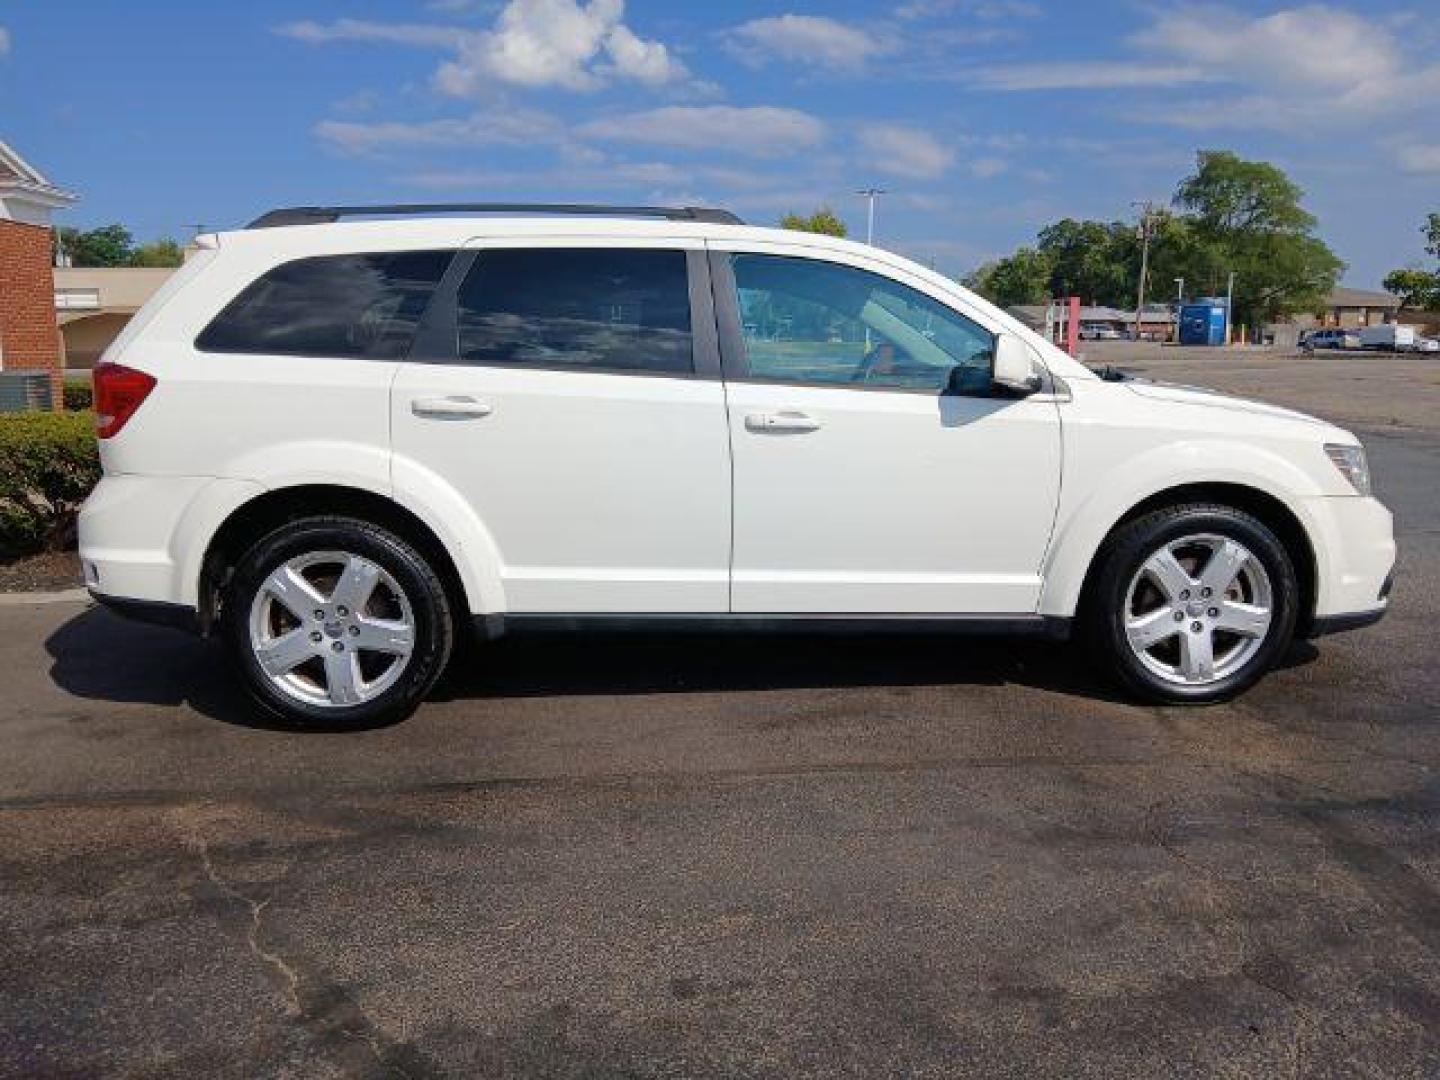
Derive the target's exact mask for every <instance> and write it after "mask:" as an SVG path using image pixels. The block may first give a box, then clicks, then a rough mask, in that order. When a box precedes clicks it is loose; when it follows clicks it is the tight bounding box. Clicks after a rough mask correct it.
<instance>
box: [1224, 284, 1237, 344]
mask: <svg viewBox="0 0 1440 1080" xmlns="http://www.w3.org/2000/svg"><path fill="white" fill-rule="evenodd" d="M1234 310H1235V271H1234V270H1231V271H1230V280H1229V281H1227V282H1226V283H1225V344H1226V345H1229V344H1230V334H1231V332H1232V331H1233V330H1234V329H1235V320H1234V318H1232V317H1231V313H1232V312H1233V311H1234Z"/></svg>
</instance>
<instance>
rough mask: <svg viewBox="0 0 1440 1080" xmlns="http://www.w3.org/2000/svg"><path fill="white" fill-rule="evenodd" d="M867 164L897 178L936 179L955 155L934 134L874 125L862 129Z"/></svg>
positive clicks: (948, 165) (912, 129)
mask: <svg viewBox="0 0 1440 1080" xmlns="http://www.w3.org/2000/svg"><path fill="white" fill-rule="evenodd" d="M860 146H861V148H862V149H863V150H864V151H865V153H866V155H867V160H866V164H867V165H873V166H874V167H875V168H877V169H879V170H881V171H882V172H886V173H889V174H891V175H893V176H908V177H912V178H914V179H917V180H933V179H935V178H936V177H937V176H940V175H941V174H942V173H944V172H945V170H946V169H948V168H949V167H950V163H951V162H952V161H953V160H954V158H955V154H954V152H953V151H952V150H950V149H948V148H947V147H945V146H942V145H941V144H940V143H939V142H938V141H937V140H936V139H935V137H934V136H933V135H930V134H929V133H928V132H924V131H921V130H919V129H918V128H909V127H903V126H900V125H898V124H872V125H870V126H868V127H864V128H861V130H860Z"/></svg>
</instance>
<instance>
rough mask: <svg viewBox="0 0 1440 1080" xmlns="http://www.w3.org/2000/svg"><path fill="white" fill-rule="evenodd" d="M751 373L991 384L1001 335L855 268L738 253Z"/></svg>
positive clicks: (886, 384)
mask: <svg viewBox="0 0 1440 1080" xmlns="http://www.w3.org/2000/svg"><path fill="white" fill-rule="evenodd" d="M732 265H733V266H734V270H735V284H736V287H737V288H738V290H739V301H740V321H741V323H742V325H743V332H744V338H745V352H746V356H747V359H748V361H749V369H750V377H751V378H753V379H768V380H774V381H776V382H800V383H844V384H847V385H857V386H870V387H880V388H892V389H903V390H943V389H945V387H946V386H947V385H949V380H950V378H951V375H950V373H951V371H952V370H953V369H955V368H960V369H961V372H960V375H959V376H958V381H959V383H960V386H961V388H962V389H968V390H971V391H973V392H977V393H981V392H985V391H987V390H988V389H989V386H990V367H991V361H992V353H993V350H994V347H995V340H994V338H993V337H992V336H991V335H990V333H989V332H988V331H986V330H984V329H983V328H982V327H980V326H978V325H976V324H975V323H973V322H971V321H970V320H969V319H967V318H965V317H964V316H963V315H961V314H959V313H958V312H955V311H952V310H950V309H949V308H947V307H945V306H944V305H943V304H940V303H937V302H936V301H934V300H931V299H930V298H929V297H928V296H925V295H924V294H923V293H919V292H916V291H915V290H914V289H911V288H909V287H907V286H905V285H901V284H900V283H899V282H897V281H892V280H891V279H889V278H886V277H882V276H880V275H879V274H872V273H869V272H868V271H865V270H857V269H854V268H853V267H848V266H839V265H837V264H835V263H823V262H815V261H812V260H810V259H793V258H784V257H781V256H774V255H736V256H734V257H733V262H732Z"/></svg>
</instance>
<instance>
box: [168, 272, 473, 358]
mask: <svg viewBox="0 0 1440 1080" xmlns="http://www.w3.org/2000/svg"><path fill="white" fill-rule="evenodd" d="M454 254H455V253H454V252H453V251H395V252H385V253H383V254H373V255H323V256H318V257H316V258H311V259H296V260H295V261H294V262H288V263H285V264H283V265H281V266H277V267H275V268H274V269H273V270H270V271H269V272H267V273H266V274H265V275H264V276H263V277H261V278H260V279H259V280H257V281H255V282H254V283H253V284H251V285H250V286H249V287H247V288H246V289H245V291H244V292H242V293H241V294H240V295H239V296H238V297H236V298H235V299H234V300H233V301H231V303H230V304H229V306H227V307H226V308H225V310H224V311H222V312H221V313H220V314H219V315H218V316H216V318H215V320H214V322H212V323H211V324H210V325H209V326H207V327H206V328H205V330H204V331H203V332H202V333H201V334H200V336H199V338H197V339H196V341H195V344H196V346H197V347H198V348H200V349H203V350H205V351H207V352H243V353H279V354H282V355H288V356H339V357H366V358H371V359H376V358H378V359H395V358H398V357H403V356H404V355H405V354H406V352H408V351H409V349H410V343H411V341H412V340H413V339H414V337H415V328H416V326H417V325H418V324H419V322H420V317H421V316H422V315H423V314H424V313H425V306H426V304H428V303H429V302H430V295H431V294H432V293H433V292H434V291H435V286H436V285H437V284H438V283H439V281H440V278H441V275H443V274H444V273H445V268H446V266H448V265H449V264H450V259H451V258H452V257H453V256H454Z"/></svg>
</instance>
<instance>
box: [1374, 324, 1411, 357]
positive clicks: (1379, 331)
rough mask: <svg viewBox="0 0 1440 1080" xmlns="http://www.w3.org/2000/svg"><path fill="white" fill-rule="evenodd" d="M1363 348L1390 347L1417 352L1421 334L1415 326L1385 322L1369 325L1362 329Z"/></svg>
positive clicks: (1395, 349) (1390, 349)
mask: <svg viewBox="0 0 1440 1080" xmlns="http://www.w3.org/2000/svg"><path fill="white" fill-rule="evenodd" d="M1360 347H1361V348H1362V349H1388V350H1389V351H1391V352H1415V351H1417V350H1418V349H1419V347H1420V342H1419V335H1418V334H1416V333H1415V328H1414V327H1413V326H1401V325H1399V324H1397V323H1385V324H1384V325H1382V326H1367V327H1365V328H1364V329H1362V330H1361V331H1360Z"/></svg>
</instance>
